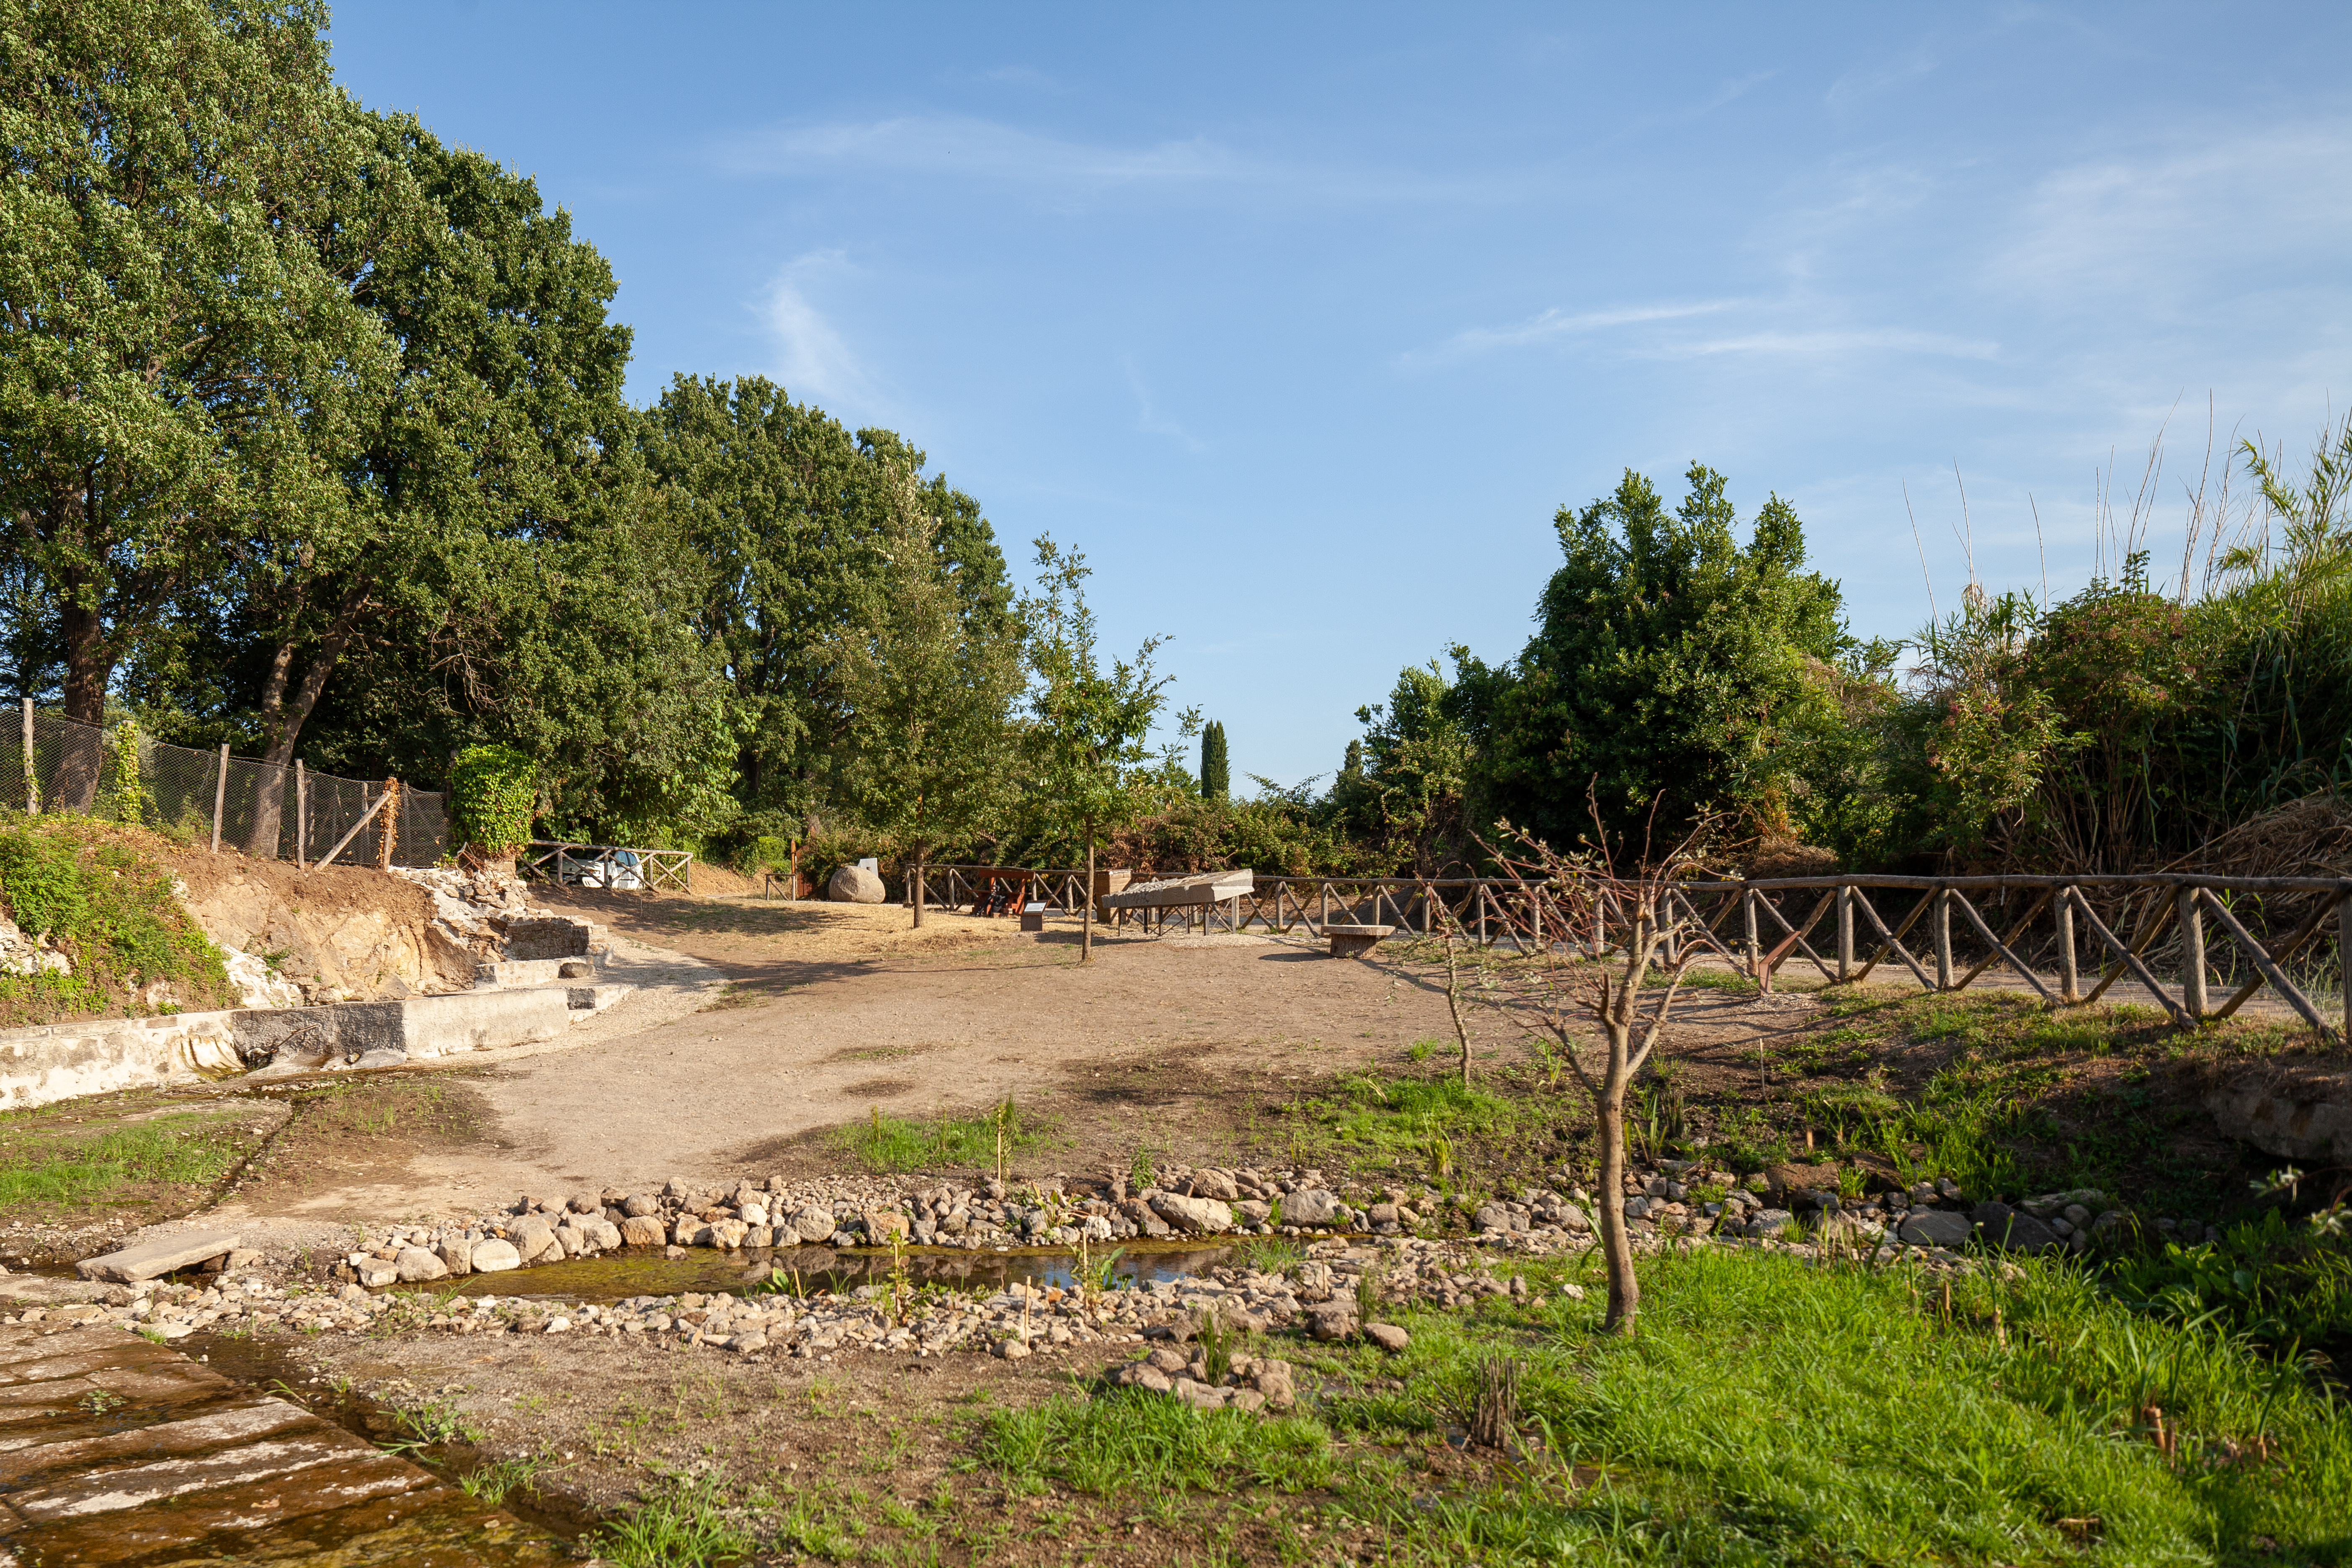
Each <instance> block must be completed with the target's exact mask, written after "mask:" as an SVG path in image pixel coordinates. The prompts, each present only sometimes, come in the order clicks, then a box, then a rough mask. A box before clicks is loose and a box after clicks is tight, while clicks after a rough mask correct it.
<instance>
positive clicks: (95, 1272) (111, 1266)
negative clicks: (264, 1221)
mask: <svg viewBox="0 0 2352 1568" xmlns="http://www.w3.org/2000/svg"><path fill="white" fill-rule="evenodd" d="M242 1242H243V1238H242V1237H239V1236H238V1235H237V1234H236V1232H235V1231H231V1230H203V1231H192V1232H190V1233H189V1234H187V1235H185V1236H167V1237H162V1238H161V1239H159V1240H155V1241H142V1242H141V1243H140V1244H139V1245H138V1246H136V1247H124V1248H123V1249H122V1250H121V1251H120V1252H110V1253H107V1254H106V1255H105V1256H104V1257H102V1258H83V1259H82V1260H81V1261H80V1262H79V1263H77V1264H75V1265H74V1272H75V1273H77V1274H79V1275H80V1276H81V1277H82V1278H83V1279H105V1280H110V1281H111V1282H113V1283H114V1284H117V1285H135V1284H137V1283H138V1282H139V1281H140V1280H142V1279H158V1278H160V1277H162V1276H163V1275H165V1274H169V1273H171V1272H172V1271H173V1269H177V1268H190V1267H192V1266H194V1265H195V1264H198V1263H202V1262H204V1261H205V1260H206V1259H207V1258H225V1257H226V1256H227V1255H228V1254H229V1253H232V1252H234V1251H236V1249H237V1247H239V1246H240V1245H241V1244H242Z"/></svg>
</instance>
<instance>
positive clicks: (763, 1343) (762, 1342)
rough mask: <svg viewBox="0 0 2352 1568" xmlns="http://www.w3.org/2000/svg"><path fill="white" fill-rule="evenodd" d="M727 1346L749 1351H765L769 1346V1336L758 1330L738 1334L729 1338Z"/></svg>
mask: <svg viewBox="0 0 2352 1568" xmlns="http://www.w3.org/2000/svg"><path fill="white" fill-rule="evenodd" d="M727 1348H728V1349H729V1350H730V1351H742V1352H747V1353H748V1352H751V1351H763V1350H766V1349H767V1348H768V1336H767V1335H765V1334H763V1333H761V1332H760V1331H757V1330H753V1331H751V1332H750V1333H743V1334H736V1335H734V1336H733V1337H731V1338H730V1339H729V1340H728V1342H727Z"/></svg>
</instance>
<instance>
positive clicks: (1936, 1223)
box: [1895, 1209, 1970, 1247]
mask: <svg viewBox="0 0 2352 1568" xmlns="http://www.w3.org/2000/svg"><path fill="white" fill-rule="evenodd" d="M1969 1228H1970V1227H1969V1220H1968V1216H1967V1215H1958V1214H1953V1213H1951V1212H1950V1211H1949V1210H1947V1209H1921V1210H1917V1211H1916V1212H1914V1213H1913V1214H1912V1215H1910V1216H1909V1217H1908V1218H1906V1219H1905V1220H1904V1222H1903V1225H1902V1227H1901V1228H1900V1229H1898V1230H1897V1231H1896V1232H1895V1235H1897V1236H1899V1237H1902V1238H1903V1239H1904V1240H1905V1241H1907V1242H1909V1243H1910V1244H1911V1245H1912V1246H1914V1247H1961V1246H1965V1245H1967V1242H1968V1239H1969Z"/></svg>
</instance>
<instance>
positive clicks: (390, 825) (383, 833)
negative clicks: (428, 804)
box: [375, 779, 400, 871]
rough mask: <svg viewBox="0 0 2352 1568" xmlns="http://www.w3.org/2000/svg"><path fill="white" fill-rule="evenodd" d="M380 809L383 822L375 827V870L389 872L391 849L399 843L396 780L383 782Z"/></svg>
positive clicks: (398, 808)
mask: <svg viewBox="0 0 2352 1568" xmlns="http://www.w3.org/2000/svg"><path fill="white" fill-rule="evenodd" d="M382 809H383V821H382V822H381V823H379V824H378V825H377V827H376V840H375V868H376V869H377V870H379V871H389V870H391V869H392V852H393V849H394V847H396V846H397V845H398V844H399V842H400V781H399V780H398V779H386V780H384V781H383V807H382Z"/></svg>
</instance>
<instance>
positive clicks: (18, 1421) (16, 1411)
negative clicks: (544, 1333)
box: [0, 1322, 571, 1568]
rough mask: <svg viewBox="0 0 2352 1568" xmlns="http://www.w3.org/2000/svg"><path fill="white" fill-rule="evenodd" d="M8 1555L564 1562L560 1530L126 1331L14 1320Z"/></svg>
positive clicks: (62, 1559)
mask: <svg viewBox="0 0 2352 1568" xmlns="http://www.w3.org/2000/svg"><path fill="white" fill-rule="evenodd" d="M0 1431H4V1432H5V1437H0V1494H5V1506H0V1562H5V1563H105V1564H113V1565H118V1568H140V1565H143V1564H163V1563H191V1562H201V1563H209V1562H224V1561H225V1562H268V1563H277V1564H287V1565H293V1568H307V1565H311V1564H316V1565H319V1568H324V1565H326V1564H328V1563H333V1564H337V1565H350V1568H360V1565H370V1564H376V1563H385V1564H391V1563H401V1564H416V1565H420V1568H460V1565H467V1564H470V1565H488V1568H505V1565H509V1564H512V1565H518V1568H519V1565H523V1564H530V1565H537V1564H550V1565H551V1564H554V1563H562V1562H566V1561H569V1560H571V1559H570V1553H569V1552H567V1551H566V1550H565V1549H564V1548H563V1547H562V1544H561V1543H560V1542H556V1541H554V1540H552V1539H551V1538H550V1537H548V1536H546V1535H544V1534H543V1533H541V1532H540V1531H535V1530H532V1529H530V1528H529V1527H527V1526H525V1525H524V1524H522V1523H521V1521H519V1520H516V1519H515V1518H514V1517H513V1516H511V1515H509V1514H505V1513H501V1512H499V1511H498V1510H493V1509H488V1508H485V1507H483V1506H482V1505H481V1504H479V1503H478V1502H476V1501H474V1500H473V1499H471V1498H469V1497H467V1495H466V1494H465V1493H464V1492H462V1491H459V1490H458V1489H456V1488H453V1487H448V1486H445V1485H443V1484H442V1483H441V1482H439V1481H437V1480H436V1479H434V1478H433V1477H432V1476H431V1475H428V1474H427V1473H426V1472H425V1471H424V1470H421V1469H419V1468H416V1467H415V1465H412V1464H409V1463H408V1462H407V1461H405V1460H403V1459H398V1458H394V1457H392V1456H391V1455H389V1454H385V1453H383V1452H381V1451H380V1450H378V1449H377V1448H376V1447H374V1446H373V1445H372V1444H369V1443H367V1442H365V1441H363V1440H362V1439H361V1438H358V1437H355V1436H352V1435H351V1434H350V1433H348V1432H345V1431H344V1430H343V1429H342V1428H341V1427H340V1426H334V1425H333V1424H331V1423H330V1422H327V1421H323V1420H321V1419H320V1418H319V1417H318V1416H316V1415H311V1414H310V1412H309V1411H307V1410H304V1409H302V1408H301V1407H300V1406H299V1405H291V1404H289V1403H287V1402H286V1401H284V1400H281V1399H273V1398H271V1397H269V1396H268V1395H267V1394H257V1393H256V1392H254V1391H252V1390H250V1389H247V1388H242V1387H239V1386H238V1385H237V1384H233V1383H231V1382H229V1381H228V1380H227V1379H226V1378H225V1377H222V1376H220V1375H219V1374H218V1373H214V1372H212V1371H210V1370H209V1369H207V1368H205V1367H202V1366H199V1365H197V1364H196V1363H194V1362H192V1361H189V1360H188V1359H187V1358H186V1357H184V1356H183V1355H180V1354H179V1353H178V1352H174V1351H170V1350H166V1349H164V1348H163V1346H161V1345H157V1344H153V1343H151V1342H148V1341H146V1340H143V1339H141V1338H138V1337H137V1336H135V1335H132V1334H126V1333H124V1332H122V1331H121V1330H119V1329H111V1328H106V1329H84V1328H67V1329H57V1328H53V1327H51V1326H50V1325H48V1324H47V1323H46V1322H41V1323H9V1324H0Z"/></svg>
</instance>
